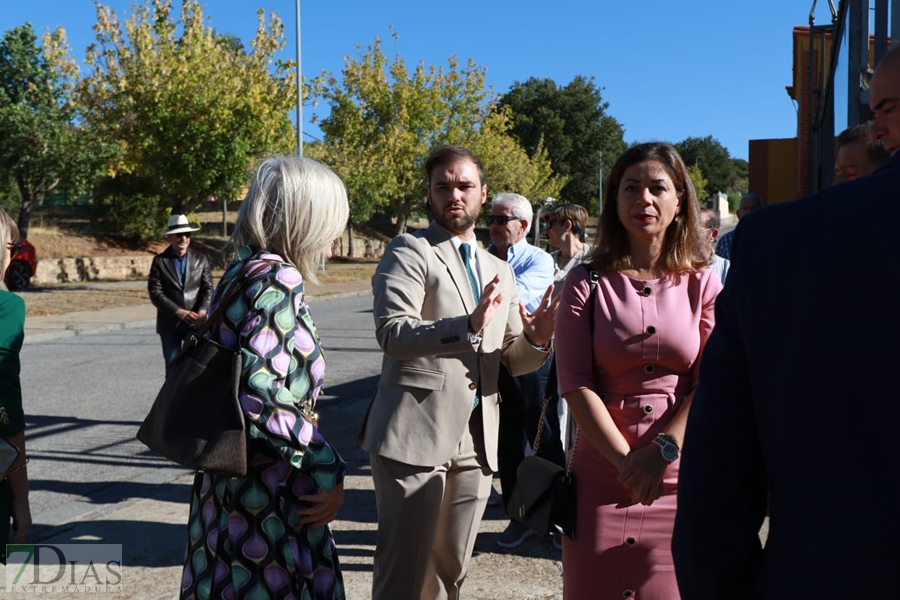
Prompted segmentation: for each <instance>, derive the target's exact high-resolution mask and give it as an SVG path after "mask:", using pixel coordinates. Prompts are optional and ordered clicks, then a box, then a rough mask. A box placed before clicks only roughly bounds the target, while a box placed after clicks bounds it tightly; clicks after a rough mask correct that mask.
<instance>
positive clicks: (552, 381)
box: [531, 264, 600, 479]
mask: <svg viewBox="0 0 900 600" xmlns="http://www.w3.org/2000/svg"><path fill="white" fill-rule="evenodd" d="M581 266H582V267H584V268H585V269H587V272H588V273H589V274H590V278H591V293H590V294H588V318H589V320H590V324H591V356H592V357H593V353H594V344H593V339H594V304H596V300H597V282H598V281H599V280H600V273H598V272H597V271H595V270H594V269H592V268H591V266H590V265H585V264H582V265H581ZM552 360H553V363H552V364H551V365H550V376H549V377H548V378H547V386H546V387H545V388H544V405H543V406H542V407H541V418H540V419H539V420H538V428H537V433H536V434H535V436H534V445H533V446H532V447H531V453H532V454H533V455H535V456H537V453H538V449H539V448H540V447H541V434H542V433H543V431H544V422H545V421H546V420H547V407H548V406H549V405H550V398H551V396H552V394H550V393H547V390H552V389H553V388H554V387H556V385H557V383H556V377H557V376H556V356H554V357H553V359H552ZM592 360H593V358H592ZM551 385H552V386H553V387H551ZM580 437H581V427H578V424H577V423H576V425H575V440H574V441H573V442H572V450H571V451H569V453H568V454H569V456H568V457H567V459H566V479H571V474H572V463H573V461H574V460H575V451H576V450H577V449H578V439H579V438H580Z"/></svg>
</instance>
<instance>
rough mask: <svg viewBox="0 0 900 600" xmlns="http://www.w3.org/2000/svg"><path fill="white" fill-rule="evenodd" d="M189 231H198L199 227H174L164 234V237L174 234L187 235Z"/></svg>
mask: <svg viewBox="0 0 900 600" xmlns="http://www.w3.org/2000/svg"><path fill="white" fill-rule="evenodd" d="M191 231H200V228H199V227H190V226H188V225H183V226H181V227H176V228H175V229H170V230H168V231H167V232H166V235H172V234H174V233H188V232H191Z"/></svg>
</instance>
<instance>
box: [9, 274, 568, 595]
mask: <svg viewBox="0 0 900 600" xmlns="http://www.w3.org/2000/svg"><path fill="white" fill-rule="evenodd" d="M136 284H140V283H139V282H137V283H136ZM98 285H102V284H98ZM141 285H142V284H141ZM370 293H371V287H370V283H369V281H357V282H349V283H341V284H328V285H327V286H315V285H309V286H308V288H307V295H308V299H309V302H310V303H311V304H313V303H319V302H324V301H327V300H329V299H334V298H341V297H348V296H359V295H366V294H370ZM155 317H156V311H155V308H154V307H153V306H152V305H150V304H144V305H138V306H129V307H120V308H110V309H105V310H100V311H80V312H75V313H68V314H64V315H55V316H46V317H31V318H29V319H27V320H26V332H25V333H26V335H25V342H26V343H40V342H46V341H49V340H53V339H57V338H60V337H68V336H75V335H87V334H92V333H102V332H109V331H114V330H119V329H131V328H139V327H152V326H153V324H154V323H155ZM367 402H368V398H359V399H357V400H356V401H355V404H354V405H348V404H344V405H342V407H341V410H342V411H348V412H349V413H352V414H354V415H355V414H357V413H358V414H360V415H361V414H362V412H363V411H364V410H365V404H366V403H367ZM329 411H330V409H329V407H328V406H323V408H322V411H321V412H322V415H323V421H326V422H328V424H329V426H328V430H329V431H328V437H329V438H330V439H331V440H332V441H333V442H334V443H335V444H336V446H337V447H339V448H341V452H342V454H343V455H344V456H343V457H344V459H345V461H346V462H347V465H348V476H347V477H346V479H345V482H344V487H345V502H344V506H343V508H342V509H341V513H340V519H339V520H337V521H335V522H334V523H333V524H332V528H333V530H334V534H335V539H336V541H337V544H338V554H339V557H340V560H341V563H342V566H343V573H344V582H345V586H346V591H347V598H349V599H361V598H369V597H370V596H371V585H372V562H373V557H374V553H375V539H376V529H377V526H376V523H377V515H376V513H375V499H374V494H375V493H374V489H373V486H372V478H371V475H370V471H369V465H368V456H367V455H366V453H364V452H363V451H362V450H361V449H360V448H358V447H356V446H355V445H354V444H353V439H354V438H355V435H356V428H357V426H358V420H357V419H355V418H347V414H348V412H341V413H340V414H337V413H336V414H335V415H334V416H333V417H331V418H329V415H328V412H329ZM147 477H148V483H152V484H153V485H154V487H153V488H152V490H153V491H152V492H151V493H150V494H147V495H146V496H145V497H134V498H128V499H126V500H123V501H120V502H117V503H115V504H112V505H105V506H104V507H103V508H101V509H99V510H98V509H97V508H96V506H94V507H93V508H92V507H91V506H87V505H86V506H85V507H84V510H83V511H80V512H79V511H77V510H75V511H69V513H66V514H65V515H62V514H60V515H57V514H55V513H54V514H35V515H34V520H35V525H45V526H47V525H49V526H50V527H40V528H38V527H36V528H35V529H34V530H33V531H34V532H35V533H34V535H32V536H29V538H28V539H27V542H28V543H48V544H76V543H106V544H122V552H123V563H124V564H123V573H122V584H123V586H122V591H121V592H120V593H116V594H114V595H113V596H111V597H114V598H117V599H121V600H131V599H136V600H163V599H165V600H169V599H175V598H178V595H179V594H178V591H179V588H180V582H181V568H182V567H181V565H182V561H183V559H184V548H185V540H186V537H185V536H186V533H187V532H186V527H185V523H186V521H187V516H188V510H189V506H188V499H189V497H190V486H191V484H192V482H193V473H190V472H189V471H187V470H184V469H181V468H180V467H177V466H176V465H172V467H171V468H167V469H163V470H161V471H159V472H156V473H152V474H148V475H147ZM151 479H152V481H150V480H151ZM495 485H497V480H495ZM50 512H53V511H50ZM74 512H78V513H79V514H78V515H77V516H76V515H75V514H74ZM508 522H509V520H508V517H507V516H506V514H505V513H504V511H503V510H502V509H500V508H496V507H493V508H492V507H488V509H487V511H486V513H485V517H484V520H483V521H482V525H481V529H480V532H479V536H478V539H477V541H476V545H475V555H474V556H473V559H472V562H471V565H470V569H469V576H468V578H467V579H466V583H465V586H464V588H463V589H464V590H465V591H464V594H465V597H468V598H474V599H476V600H549V599H552V598H561V597H562V577H561V576H560V574H561V563H560V561H561V553H560V552H559V551H558V550H556V549H555V548H554V547H553V545H552V544H551V543H550V541H549V540H546V539H543V538H540V537H539V536H533V537H532V538H530V539H528V540H526V542H525V543H523V544H522V546H520V547H519V548H516V549H515V550H513V551H503V550H501V549H499V548H498V547H497V545H496V542H497V538H499V536H500V534H501V533H502V532H503V530H504V529H505V527H506V525H507V524H508ZM5 585H6V581H5V570H4V569H2V568H0V590H3V589H4V586H5ZM0 596H3V597H5V596H4V593H0ZM103 596H107V595H106V594H103ZM11 597H12V598H23V599H24V598H31V597H40V598H43V597H47V598H55V599H58V598H70V597H83V595H82V594H75V593H65V592H59V591H57V592H55V593H46V594H41V593H28V594H27V595H26V594H24V593H14V594H12V595H11Z"/></svg>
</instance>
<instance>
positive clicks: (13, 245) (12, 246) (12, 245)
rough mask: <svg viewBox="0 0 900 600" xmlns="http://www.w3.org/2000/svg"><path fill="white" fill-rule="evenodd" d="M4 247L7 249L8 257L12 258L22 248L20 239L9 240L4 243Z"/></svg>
mask: <svg viewBox="0 0 900 600" xmlns="http://www.w3.org/2000/svg"><path fill="white" fill-rule="evenodd" d="M6 247H7V248H8V249H9V258H10V260H12V259H13V258H15V257H16V255H17V254H18V253H19V252H20V251H21V250H22V241H21V240H19V241H18V242H9V243H7V244H6Z"/></svg>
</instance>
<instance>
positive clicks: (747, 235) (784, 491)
mask: <svg viewBox="0 0 900 600" xmlns="http://www.w3.org/2000/svg"><path fill="white" fill-rule="evenodd" d="M898 199H900V153H896V154H895V155H894V156H893V158H891V159H890V160H889V161H888V162H887V163H886V164H885V165H883V166H882V167H881V169H879V170H877V171H876V172H875V173H873V174H872V175H869V176H868V177H862V178H860V179H857V180H855V181H849V182H847V183H842V184H839V185H837V186H834V187H832V188H829V189H827V190H824V191H822V192H820V193H819V194H817V195H815V196H810V197H808V198H804V199H802V200H797V201H796V202H788V203H784V204H778V205H775V206H772V207H767V208H764V209H762V210H758V211H755V212H754V213H753V214H751V215H748V216H747V217H746V218H745V219H743V220H742V221H741V224H740V225H739V226H738V227H737V229H735V235H734V245H733V246H732V263H731V269H730V270H729V271H728V280H727V281H726V283H725V289H724V290H723V291H722V293H721V294H720V295H719V297H718V299H717V300H716V327H715V330H714V331H713V333H712V335H711V336H710V338H709V341H708V342H707V345H706V349H705V350H704V352H703V360H702V363H701V367H700V384H699V387H698V389H697V393H696V396H695V397H694V402H693V405H692V406H691V412H690V416H689V418H688V424H687V432H686V433H685V440H684V454H683V457H682V460H681V472H680V475H679V481H678V514H677V517H676V519H675V536H674V540H673V546H672V549H673V554H674V557H675V571H676V573H677V575H678V583H679V586H680V588H681V597H682V599H683V600H719V599H721V600H725V599H727V600H745V599H748V600H749V599H753V600H759V599H762V600H787V599H794V598H816V599H826V600H828V599H835V600H837V599H843V598H898V597H900V542H898V540H900V510H898V499H900V477H898V476H897V455H898V443H900V437H898V428H900V402H898V392H897V390H895V389H894V387H893V386H894V383H893V381H894V379H895V377H896V373H897V371H896V369H897V340H898V339H900V311H898V310H897V294H896V289H897V288H896V287H895V286H896V285H897V281H900V253H898V245H897V231H896V229H895V228H894V219H893V217H894V214H895V212H896V208H897V200H898ZM892 290H894V291H892ZM767 508H768V514H769V534H768V540H767V542H766V545H765V548H763V546H762V545H761V544H760V540H759V537H758V536H757V532H758V531H759V527H760V524H761V523H762V522H763V518H764V517H765V515H766V512H767Z"/></svg>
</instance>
